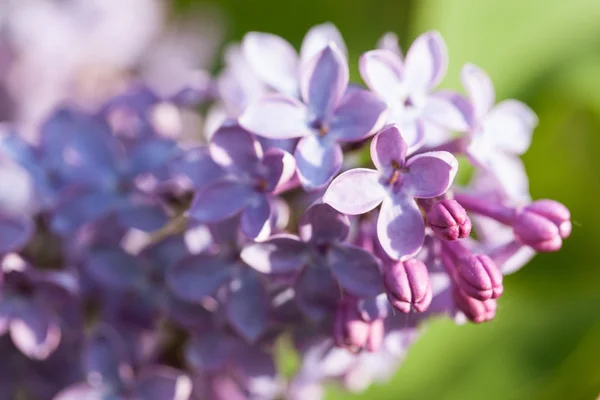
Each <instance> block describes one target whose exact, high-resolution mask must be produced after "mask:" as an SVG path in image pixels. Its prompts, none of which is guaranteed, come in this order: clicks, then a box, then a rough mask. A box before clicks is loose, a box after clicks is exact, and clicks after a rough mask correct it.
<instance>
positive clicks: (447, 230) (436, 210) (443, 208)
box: [427, 199, 471, 240]
mask: <svg viewBox="0 0 600 400" xmlns="http://www.w3.org/2000/svg"><path fill="white" fill-rule="evenodd" d="M427 223H428V224H429V226H430V227H431V229H433V232H434V233H435V235H436V236H437V237H439V238H440V239H444V240H456V239H462V238H465V237H467V236H469V235H470V234H471V220H470V219H469V216H468V215H467V212H466V211H465V209H464V208H463V207H462V206H461V205H460V204H459V203H458V202H457V201H456V200H453V199H447V200H442V201H438V202H437V203H435V204H434V205H433V206H432V207H431V209H430V210H429V212H428V213H427Z"/></svg>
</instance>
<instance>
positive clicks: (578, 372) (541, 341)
mask: <svg viewBox="0 0 600 400" xmlns="http://www.w3.org/2000/svg"><path fill="white" fill-rule="evenodd" d="M194 3H199V2H198V1H193V0H187V1H181V2H179V6H180V7H181V9H182V10H185V9H187V6H189V5H192V4H194ZM212 4H216V5H218V6H219V7H220V8H221V9H222V11H223V13H224V17H225V22H226V26H227V33H226V38H227V39H228V40H239V39H240V38H241V37H242V36H243V34H244V33H245V32H247V31H249V30H257V31H265V32H272V33H276V34H278V35H280V36H283V37H285V38H287V39H288V40H289V41H290V42H292V43H293V44H295V45H296V46H299V44H300V42H301V40H302V37H303V35H304V33H305V32H306V31H307V29H308V28H309V27H311V26H312V25H314V24H316V23H321V22H324V21H332V22H333V23H335V24H336V25H337V26H338V28H339V29H340V30H341V32H342V34H343V36H344V38H345V40H346V42H347V44H348V47H349V50H350V59H351V63H352V68H353V70H352V73H353V78H354V80H359V76H358V74H357V69H356V62H357V60H358V57H359V55H360V54H361V53H362V52H364V51H366V50H369V49H372V48H373V47H374V44H375V42H376V40H377V39H378V38H379V37H380V36H381V35H382V34H383V33H384V32H386V31H394V32H396V33H398V35H399V36H400V40H401V43H402V47H403V49H407V48H408V44H410V42H411V41H412V40H413V39H414V38H415V37H416V36H417V35H419V34H420V33H422V32H424V31H426V30H429V29H437V30H439V31H440V32H441V33H442V35H443V36H444V38H445V39H446V42H447V45H448V49H449V53H450V68H449V71H448V75H447V78H446V81H445V82H444V84H443V86H445V87H450V88H456V89H458V88H459V87H460V86H459V81H458V74H459V71H460V68H461V67H462V65H463V64H464V63H465V62H467V61H468V62H472V63H475V64H477V65H479V66H481V67H483V68H484V69H485V70H486V71H488V72H489V74H490V76H491V77H492V80H493V81H494V83H495V86H496V93H497V98H498V99H504V98H508V97H514V98H517V99H520V100H522V101H524V102H526V103H527V104H529V105H530V106H531V107H532V108H533V109H534V110H535V112H536V113H537V114H538V116H539V118H540V125H539V127H538V128H537V129H536V131H535V134H534V140H533V144H532V146H531V149H530V150H529V152H528V153H527V154H526V155H525V156H524V160H525V163H526V167H527V171H528V173H529V176H530V180H531V194H532V196H533V198H535V199H537V198H544V197H548V198H554V199H557V200H559V201H561V202H563V203H565V204H566V205H567V206H568V207H569V208H570V209H571V212H572V220H573V233H572V235H571V237H570V238H569V239H568V240H567V241H566V243H565V244H564V246H563V249H562V250H561V251H560V252H559V253H556V254H541V255H538V256H537V257H536V258H535V259H534V260H533V261H532V262H531V263H530V264H529V265H528V266H527V267H526V268H525V269H523V270H521V271H519V272H518V273H516V274H514V275H511V276H508V277H507V278H506V279H505V294H504V295H503V296H502V298H501V299H500V302H499V310H498V314H497V317H496V319H495V320H494V321H493V322H491V323H487V324H484V325H471V324H470V325H465V326H455V325H454V324H453V323H452V322H450V321H448V320H437V321H433V322H431V323H430V324H428V326H427V330H426V333H425V334H424V335H423V336H422V337H421V338H420V339H419V340H418V341H417V343H416V344H415V345H414V346H413V347H412V348H411V350H410V351H409V354H408V357H407V359H406V361H405V362H404V363H403V365H402V366H401V368H400V369H399V370H398V371H397V373H396V375H395V376H394V378H393V379H392V380H391V381H390V382H389V383H387V384H378V385H374V386H372V387H371V388H370V389H369V390H368V391H366V392H364V393H362V394H356V395H354V394H349V393H347V392H344V391H343V390H340V389H336V388H331V389H330V391H329V395H328V398H329V399H369V400H377V399H436V400H437V399H460V400H468V399H502V400H504V399H528V400H530V399H531V400H536V399H561V400H562V399H569V400H577V399H595V398H596V397H597V396H598V394H599V393H600V270H599V268H598V264H599V263H598V261H597V260H598V259H599V258H600V243H599V241H600V229H599V227H600V212H599V211H598V208H596V207H599V205H598V200H597V198H596V195H598V194H599V193H600V1H598V0H569V1H564V0H502V1H488V0H426V1H423V0H421V1H399V0H222V1H219V2H215V1H213V2H212ZM307 400H310V399H307Z"/></svg>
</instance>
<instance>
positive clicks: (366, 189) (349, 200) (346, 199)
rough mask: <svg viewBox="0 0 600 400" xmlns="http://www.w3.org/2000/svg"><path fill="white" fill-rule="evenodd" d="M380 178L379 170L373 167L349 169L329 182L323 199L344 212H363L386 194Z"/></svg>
mask: <svg viewBox="0 0 600 400" xmlns="http://www.w3.org/2000/svg"><path fill="white" fill-rule="evenodd" d="M380 179H381V175H380V174H379V172H378V171H375V170H373V169H367V168H355V169H351V170H349V171H346V172H344V173H342V174H340V176H338V177H337V178H335V179H334V180H333V182H331V185H329V187H328V188H327V191H326V192H325V194H324V195H323V201H324V202H325V203H327V204H329V205H330V206H331V207H333V208H334V209H336V210H337V211H339V212H341V213H344V214H348V215H358V214H364V213H366V212H369V211H371V210H372V209H374V208H375V207H377V206H378V205H379V204H380V203H381V201H382V200H383V198H384V197H385V195H386V190H385V188H384V187H383V185H381V183H380Z"/></svg>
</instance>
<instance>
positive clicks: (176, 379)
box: [55, 326, 192, 400]
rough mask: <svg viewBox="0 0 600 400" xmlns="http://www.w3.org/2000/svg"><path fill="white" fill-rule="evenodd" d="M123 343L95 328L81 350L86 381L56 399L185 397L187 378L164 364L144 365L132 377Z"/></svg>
mask: <svg viewBox="0 0 600 400" xmlns="http://www.w3.org/2000/svg"><path fill="white" fill-rule="evenodd" d="M124 346H125V344H124V343H123V342H122V340H121V338H120V337H119V335H118V333H117V332H116V331H114V330H113V329H112V328H110V327H108V326H103V327H102V328H101V329H98V330H97V331H96V332H94V334H93V335H92V337H91V338H90V339H89V341H88V344H87V348H86V350H85V352H84V363H83V364H84V365H83V368H84V371H85V374H86V382H82V383H78V384H75V385H73V386H70V387H69V388H66V389H65V390H64V391H62V392H61V393H59V394H58V395H57V396H56V397H55V399H56V400H76V399H77V400H79V399H94V398H104V397H108V398H115V399H123V400H126V399H131V400H133V399H139V398H143V399H148V400H163V399H174V400H187V399H189V398H190V395H191V392H192V383H191V380H190V378H189V377H187V376H186V375H184V374H182V373H180V372H179V371H176V370H174V369H172V368H169V367H165V366H147V367H145V368H144V369H143V370H141V371H139V372H137V373H136V374H135V376H134V373H133V370H132V366H131V365H130V364H129V362H128V360H127V358H126V356H125V354H124V352H123V350H124V349H125V347H124Z"/></svg>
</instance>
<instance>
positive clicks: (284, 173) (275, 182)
mask: <svg viewBox="0 0 600 400" xmlns="http://www.w3.org/2000/svg"><path fill="white" fill-rule="evenodd" d="M263 165H264V166H265V167H266V170H267V172H266V179H267V183H268V184H267V188H266V190H267V191H269V192H277V191H278V190H279V189H280V188H281V187H282V186H284V185H285V184H286V183H288V181H289V180H290V179H292V177H293V176H294V173H295V172H296V159H295V158H294V156H292V155H291V154H290V153H288V152H287V151H284V150H281V149H277V148H271V149H269V150H267V151H266V152H265V156H264V158H263Z"/></svg>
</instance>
